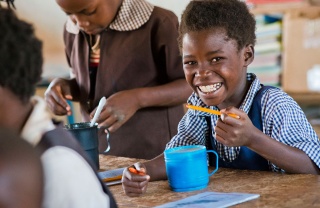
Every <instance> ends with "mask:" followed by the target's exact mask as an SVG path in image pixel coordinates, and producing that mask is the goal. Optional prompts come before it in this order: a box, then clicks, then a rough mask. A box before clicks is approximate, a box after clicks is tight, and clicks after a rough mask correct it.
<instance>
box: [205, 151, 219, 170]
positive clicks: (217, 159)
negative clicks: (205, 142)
mask: <svg viewBox="0 0 320 208" xmlns="http://www.w3.org/2000/svg"><path fill="white" fill-rule="evenodd" d="M210 152H212V153H214V154H215V155H216V169H214V170H213V171H212V172H211V173H209V176H212V175H213V174H214V173H215V172H217V170H218V168H219V164H218V162H219V156H218V153H217V152H216V151H213V150H207V153H210Z"/></svg>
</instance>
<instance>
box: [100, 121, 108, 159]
mask: <svg viewBox="0 0 320 208" xmlns="http://www.w3.org/2000/svg"><path fill="white" fill-rule="evenodd" d="M98 129H104V130H107V132H108V133H107V135H106V140H107V144H108V147H107V149H106V150H105V151H104V153H107V152H109V150H110V142H109V139H110V131H109V129H108V127H106V126H101V127H98Z"/></svg>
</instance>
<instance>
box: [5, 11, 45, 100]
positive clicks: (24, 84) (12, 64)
mask: <svg viewBox="0 0 320 208" xmlns="http://www.w3.org/2000/svg"><path fill="white" fill-rule="evenodd" d="M42 63H43V57H42V42H41V41H40V40H39V39H38V38H37V37H36V36H35V34H34V29H33V26H32V25H31V24H28V23H27V22H25V21H22V20H20V19H18V17H17V16H16V14H15V13H14V11H13V10H11V9H8V8H0V86H1V87H4V88H7V89H9V90H10V91H12V93H14V94H15V95H16V96H17V97H19V98H20V99H21V101H23V102H27V101H28V100H29V98H30V97H31V96H32V95H34V93H35V88H36V84H37V83H38V82H39V81H40V79H41V74H42Z"/></svg>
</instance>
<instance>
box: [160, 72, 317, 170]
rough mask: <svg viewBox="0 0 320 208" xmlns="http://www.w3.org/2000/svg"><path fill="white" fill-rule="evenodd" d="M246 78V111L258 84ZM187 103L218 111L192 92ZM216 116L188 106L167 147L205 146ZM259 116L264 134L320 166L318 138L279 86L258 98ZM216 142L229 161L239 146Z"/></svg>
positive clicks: (253, 78)
mask: <svg viewBox="0 0 320 208" xmlns="http://www.w3.org/2000/svg"><path fill="white" fill-rule="evenodd" d="M247 80H248V81H250V82H252V84H251V86H250V89H249V91H248V93H247V95H246V97H245V99H244V101H243V103H242V104H241V106H240V109H241V110H243V111H244V112H246V113H247V114H248V112H249V110H250V107H251V105H252V102H253V98H254V96H255V94H256V93H257V92H258V90H259V89H260V88H261V86H260V81H259V79H258V78H257V77H256V76H255V75H254V74H252V73H248V74H247ZM188 103H189V104H191V105H195V106H202V107H206V108H210V109H214V110H219V109H218V108H217V106H206V105H205V104H204V103H203V102H202V100H201V99H200V98H199V97H198V96H197V95H196V94H195V93H193V94H192V95H191V96H190V97H189V99H188ZM205 117H210V120H211V129H212V132H209V127H208V123H207V121H206V119H205ZM218 118H219V117H218V116H216V115H212V114H208V113H205V112H200V111H196V110H191V109H189V110H188V111H187V113H186V114H185V115H184V117H183V118H182V119H181V121H180V123H179V125H178V133H177V135H175V136H174V137H173V138H172V139H171V141H170V142H168V144H167V146H166V149H169V148H173V147H177V146H184V145H207V140H208V139H209V133H211V134H212V136H213V138H215V131H214V127H215V126H216V124H217V120H218ZM261 118H262V126H263V133H265V134H266V135H268V136H270V137H271V138H273V139H275V140H277V141H279V142H282V143H284V144H286V145H289V146H292V147H295V148H298V149H300V150H302V151H303V152H305V153H306V154H307V155H308V156H309V157H310V158H311V160H312V161H313V162H314V163H315V164H316V165H317V166H318V167H320V141H319V138H318V136H317V134H316V133H315V131H314V130H313V128H312V126H311V125H310V123H309V122H308V120H307V118H306V116H305V114H304V112H303V111H302V109H301V108H300V107H299V105H298V104H297V103H296V102H295V101H294V100H293V99H292V98H291V97H290V96H289V95H288V94H286V93H285V92H283V91H282V90H280V89H278V88H271V89H269V90H268V91H267V92H266V93H265V94H264V95H263V96H262V98H261ZM215 144H216V146H217V151H218V154H219V156H220V158H222V159H223V160H224V161H228V162H231V161H233V160H234V159H236V158H237V156H238V155H239V152H240V148H241V147H227V146H224V145H223V144H221V143H219V142H218V141H217V140H215ZM269 165H270V167H271V169H272V170H273V171H275V172H285V171H284V170H282V169H280V168H279V167H277V166H276V165H275V164H272V163H270V162H269Z"/></svg>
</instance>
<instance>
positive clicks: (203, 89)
mask: <svg viewBox="0 0 320 208" xmlns="http://www.w3.org/2000/svg"><path fill="white" fill-rule="evenodd" d="M220 87H221V83H216V84H213V85H206V86H199V89H200V90H201V92H205V93H208V92H214V91H216V90H217V89H219V88H220Z"/></svg>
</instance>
